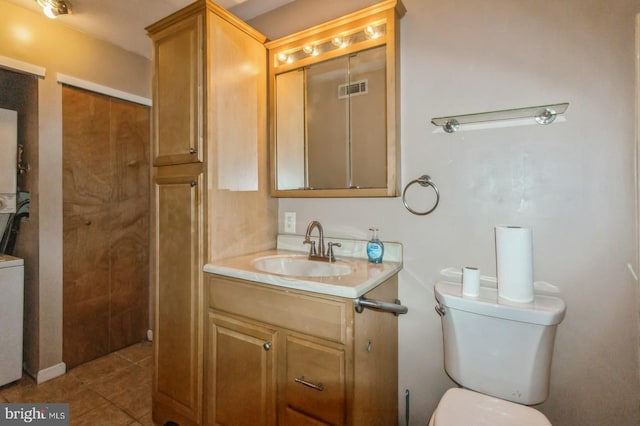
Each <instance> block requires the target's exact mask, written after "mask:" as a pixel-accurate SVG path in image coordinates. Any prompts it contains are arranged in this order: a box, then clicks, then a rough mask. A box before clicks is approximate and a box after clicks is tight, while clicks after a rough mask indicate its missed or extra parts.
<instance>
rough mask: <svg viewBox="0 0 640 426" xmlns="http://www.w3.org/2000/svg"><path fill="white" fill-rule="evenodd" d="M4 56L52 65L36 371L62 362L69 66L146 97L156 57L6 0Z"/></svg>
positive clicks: (2, 7) (0, 42) (43, 150)
mask: <svg viewBox="0 0 640 426" xmlns="http://www.w3.org/2000/svg"><path fill="white" fill-rule="evenodd" d="M0 56H5V57H8V58H11V59H15V60H19V61H23V62H27V63H30V64H33V65H37V66H40V67H44V68H46V76H45V78H44V79H41V80H40V81H39V89H38V110H39V118H38V120H39V144H38V150H39V152H38V157H39V169H38V174H39V175H38V182H39V189H38V192H39V211H38V215H39V227H40V228H39V236H40V247H39V250H40V253H39V256H40V265H39V269H40V279H39V283H38V285H39V293H40V294H39V324H38V327H37V330H38V336H37V338H38V342H39V344H38V346H39V348H37V349H34V350H39V355H38V364H37V365H34V366H31V368H30V369H29V370H30V372H32V373H33V374H36V373H38V372H41V371H42V370H45V369H47V368H49V367H52V366H56V365H59V363H61V362H62V128H61V126H62V119H61V118H62V94H61V86H60V84H58V83H57V81H56V74H57V73H62V74H65V75H68V76H72V77H76V78H79V79H82V80H85V81H90V82H93V83H97V84H100V85H103V86H107V87H110V88H113V89H117V90H120V91H124V92H127V93H131V94H134V95H137V96H142V97H145V98H150V97H151V84H150V69H151V65H150V62H149V61H148V60H147V59H146V58H143V57H140V56H138V55H135V54H132V53H129V52H127V51H124V50H122V49H119V48H117V47H115V46H112V45H110V44H107V43H105V42H102V41H99V40H96V39H93V38H91V37H88V36H87V35H85V34H83V33H80V32H77V31H74V30H71V29H70V28H68V27H65V26H64V18H60V19H58V20H55V21H54V20H49V19H47V18H45V17H44V16H42V15H40V14H38V13H35V12H32V11H30V10H26V9H23V8H20V7H18V6H15V5H14V4H12V3H8V2H6V1H4V0H0Z"/></svg>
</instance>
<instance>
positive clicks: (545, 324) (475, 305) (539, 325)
mask: <svg viewBox="0 0 640 426" xmlns="http://www.w3.org/2000/svg"><path fill="white" fill-rule="evenodd" d="M435 295H436V300H437V302H438V304H437V305H436V311H437V312H438V314H440V317H441V320H442V334H443V337H444V368H445V371H446V372H447V374H449V376H450V377H451V378H452V379H453V380H454V381H455V382H456V383H458V384H459V385H460V386H462V387H463V389H460V388H454V389H449V390H448V391H447V392H445V394H444V395H443V396H442V398H441V399H440V402H439V403H438V406H437V408H436V410H435V411H434V413H433V415H432V416H431V420H430V421H429V425H430V426H462V425H464V426H468V425H474V426H481V425H487V426H488V425H491V426H500V425H505V426H506V425H509V426H511V425H518V426H529V425H530V426H538V425H550V424H551V423H550V422H549V420H548V419H547V418H546V417H545V416H544V415H543V414H542V413H540V412H539V411H537V410H536V409H534V408H531V407H528V405H534V404H539V403H541V402H542V401H544V400H545V399H546V398H547V395H548V394H549V377H550V374H551V359H552V357H553V344H554V341H555V337H556V329H557V327H558V324H560V322H561V321H562V320H563V318H564V314H565V311H566V305H565V303H564V301H563V300H562V299H560V298H558V297H553V296H543V295H536V296H535V298H534V301H533V302H532V303H530V304H521V303H510V302H505V301H503V300H499V299H498V292H497V290H496V289H493V288H484V287H482V288H481V289H480V295H479V296H478V297H467V296H464V297H463V296H462V285H460V284H456V283H448V282H439V283H436V285H435Z"/></svg>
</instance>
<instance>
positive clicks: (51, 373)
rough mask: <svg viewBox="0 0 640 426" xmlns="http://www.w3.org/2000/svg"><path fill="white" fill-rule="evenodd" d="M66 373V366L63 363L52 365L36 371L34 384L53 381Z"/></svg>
mask: <svg viewBox="0 0 640 426" xmlns="http://www.w3.org/2000/svg"><path fill="white" fill-rule="evenodd" d="M66 372H67V365H66V364H65V363H64V362H61V363H60V364H56V365H52V366H51V367H47V368H45V369H44V370H40V371H38V377H36V383H38V384H40V383H44V382H46V381H49V380H51V379H55V378H56V377H58V376H62V375H63V374H64V373H66Z"/></svg>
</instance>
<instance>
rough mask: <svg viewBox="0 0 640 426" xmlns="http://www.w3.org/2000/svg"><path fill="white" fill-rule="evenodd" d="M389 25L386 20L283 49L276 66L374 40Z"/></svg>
mask: <svg viewBox="0 0 640 426" xmlns="http://www.w3.org/2000/svg"><path fill="white" fill-rule="evenodd" d="M386 29H387V26H386V24H385V23H384V22H382V23H374V24H370V25H367V26H366V27H363V28H359V29H358V30H356V31H355V32H352V33H350V34H338V35H335V36H333V37H331V38H330V39H329V40H322V41H319V42H317V43H308V44H305V45H304V46H302V47H297V48H295V49H292V50H289V51H283V52H280V53H278V54H277V55H276V64H275V66H276V67H278V66H282V65H288V64H291V63H293V62H296V61H299V60H301V59H305V58H308V57H309V56H318V55H321V54H324V53H327V52H331V51H335V50H338V49H343V48H345V47H347V46H351V45H354V44H358V43H361V42H364V41H367V40H374V39H377V38H379V37H381V36H383V35H385V34H386Z"/></svg>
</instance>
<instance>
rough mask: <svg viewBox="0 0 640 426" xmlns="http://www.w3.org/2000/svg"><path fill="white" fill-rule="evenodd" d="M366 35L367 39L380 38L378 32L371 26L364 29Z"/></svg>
mask: <svg viewBox="0 0 640 426" xmlns="http://www.w3.org/2000/svg"><path fill="white" fill-rule="evenodd" d="M364 35H366V36H367V38H377V37H378V33H377V32H376V29H375V28H373V27H372V26H371V25H368V26H367V28H365V29H364Z"/></svg>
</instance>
